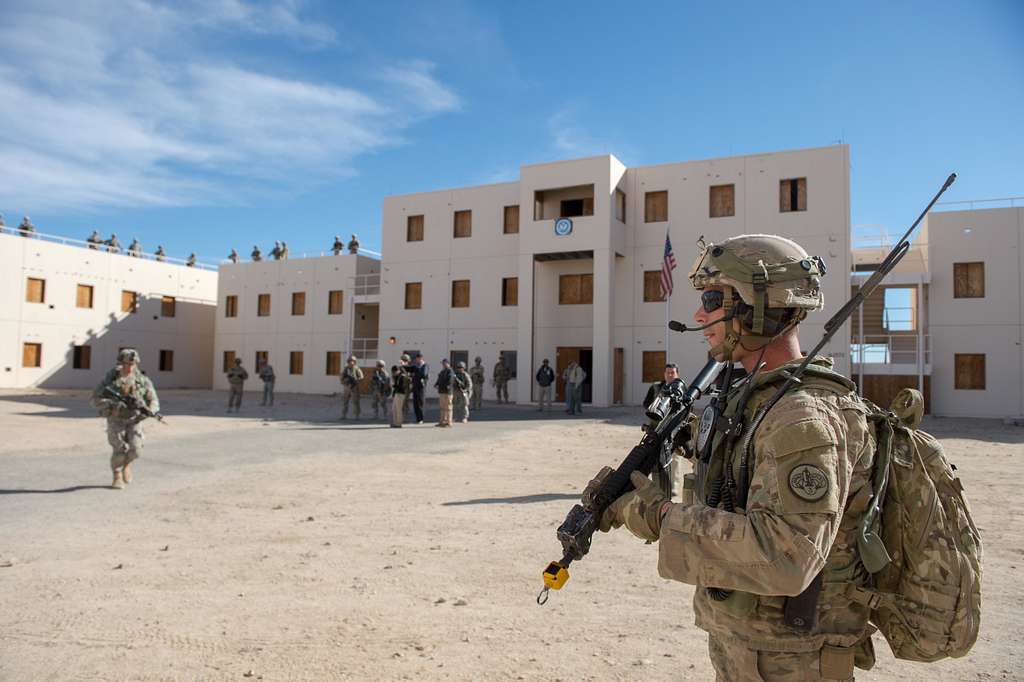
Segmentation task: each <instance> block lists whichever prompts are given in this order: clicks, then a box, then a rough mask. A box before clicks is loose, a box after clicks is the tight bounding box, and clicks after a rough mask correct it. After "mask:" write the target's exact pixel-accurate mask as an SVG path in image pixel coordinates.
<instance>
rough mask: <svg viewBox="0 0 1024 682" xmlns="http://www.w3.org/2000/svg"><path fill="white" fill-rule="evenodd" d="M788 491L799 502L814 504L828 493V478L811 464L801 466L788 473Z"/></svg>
mask: <svg viewBox="0 0 1024 682" xmlns="http://www.w3.org/2000/svg"><path fill="white" fill-rule="evenodd" d="M789 489H790V490H792V491H793V494H794V495H796V496H797V497H799V498H800V499H801V500H806V501H808V502H816V501H818V500H820V499H821V498H823V497H825V495H826V493H828V476H826V475H825V472H824V471H822V470H821V469H820V468H818V467H816V466H814V465H813V464H801V465H800V466H796V467H793V470H792V471H790V472H789Z"/></svg>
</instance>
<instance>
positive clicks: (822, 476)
mask: <svg viewBox="0 0 1024 682" xmlns="http://www.w3.org/2000/svg"><path fill="white" fill-rule="evenodd" d="M846 432H847V425H846V421H845V419H844V418H843V416H842V414H841V412H840V410H839V409H838V408H837V407H836V406H835V405H833V404H830V403H829V402H828V401H827V400H824V399H817V398H815V397H814V396H812V395H808V394H807V393H797V394H794V395H791V396H787V397H786V398H784V399H783V400H781V401H779V403H778V404H777V405H776V406H775V407H774V408H773V409H772V411H771V412H769V413H768V417H767V418H766V419H765V420H764V422H762V424H761V427H760V428H759V429H758V433H757V434H756V435H755V439H754V462H755V466H754V470H753V473H752V476H751V484H750V492H749V497H748V500H747V509H746V514H739V513H732V512H727V511H723V510H721V509H714V508H711V507H707V506H705V505H700V504H694V505H684V504H675V505H672V507H670V509H669V511H668V513H667V514H666V515H665V517H664V520H663V523H662V527H661V537H660V540H661V541H660V543H659V544H660V548H659V562H658V572H659V573H660V574H661V576H662V577H665V578H670V579H673V580H679V581H682V582H685V583H690V584H700V585H707V586H714V587H721V588H724V589H730V590H741V591H744V592H751V593H754V594H766V595H790V596H791V595H797V594H800V593H801V592H802V591H803V590H804V589H805V588H806V587H807V585H808V584H809V583H810V582H811V580H812V579H813V578H814V576H816V575H817V574H818V573H819V572H820V571H821V569H822V568H823V567H824V565H825V559H826V557H827V556H828V553H829V550H830V548H831V546H832V543H833V541H834V540H835V536H836V533H837V532H838V530H839V519H840V517H841V510H842V509H843V508H844V505H845V501H846V496H847V492H848V490H849V485H850V477H851V473H852V469H853V462H851V461H850V458H849V457H848V456H847V446H848V442H847V433H846ZM861 436H863V434H861ZM857 451H858V453H859V448H858V449H857Z"/></svg>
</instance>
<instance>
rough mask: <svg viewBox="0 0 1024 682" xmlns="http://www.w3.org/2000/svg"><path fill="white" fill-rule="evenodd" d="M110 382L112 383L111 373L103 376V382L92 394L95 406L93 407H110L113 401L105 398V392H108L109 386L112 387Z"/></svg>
mask: <svg viewBox="0 0 1024 682" xmlns="http://www.w3.org/2000/svg"><path fill="white" fill-rule="evenodd" d="M110 382H111V373H110V372H107V373H106V374H105V375H104V376H103V380H102V381H100V383H99V384H97V385H96V388H95V389H93V392H92V405H93V407H96V408H100V409H103V408H106V407H109V406H110V403H111V399H110V398H105V397H104V396H103V392H104V391H105V390H106V388H107V386H109V385H110ZM104 416H105V415H104Z"/></svg>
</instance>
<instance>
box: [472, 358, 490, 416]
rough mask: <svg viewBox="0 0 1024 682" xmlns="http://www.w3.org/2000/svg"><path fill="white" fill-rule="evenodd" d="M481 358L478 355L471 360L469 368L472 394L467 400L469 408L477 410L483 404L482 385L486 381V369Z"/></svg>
mask: <svg viewBox="0 0 1024 682" xmlns="http://www.w3.org/2000/svg"><path fill="white" fill-rule="evenodd" d="M483 362H484V361H483V358H481V357H480V356H479V355H478V356H477V357H476V359H474V360H473V366H472V367H470V368H469V376H470V378H471V379H473V394H472V396H471V398H470V401H469V408H470V409H471V410H479V409H480V408H482V407H483V406H484V385H485V384H486V383H487V369H486V368H485V367H484V365H483Z"/></svg>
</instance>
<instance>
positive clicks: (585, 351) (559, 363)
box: [555, 346, 594, 403]
mask: <svg viewBox="0 0 1024 682" xmlns="http://www.w3.org/2000/svg"><path fill="white" fill-rule="evenodd" d="M573 361H575V362H576V363H578V364H579V366H580V367H582V368H583V371H584V372H586V378H585V379H584V380H583V396H582V399H583V402H585V403H589V402H590V401H591V386H592V384H591V381H592V379H593V373H594V372H593V369H594V351H593V349H592V348H591V347H590V346H559V347H557V348H556V349H555V397H556V399H557V400H559V401H560V402H565V381H564V380H563V379H562V372H564V371H565V368H566V367H568V366H569V363H570V362H573Z"/></svg>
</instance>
